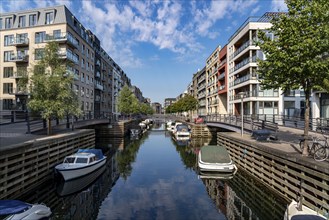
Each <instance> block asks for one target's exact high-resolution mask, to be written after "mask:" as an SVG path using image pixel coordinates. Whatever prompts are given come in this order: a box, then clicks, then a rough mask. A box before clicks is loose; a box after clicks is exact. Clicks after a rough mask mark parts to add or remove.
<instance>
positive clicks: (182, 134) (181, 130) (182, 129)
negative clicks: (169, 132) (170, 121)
mask: <svg viewBox="0 0 329 220" xmlns="http://www.w3.org/2000/svg"><path fill="white" fill-rule="evenodd" d="M189 130H190V129H189V127H188V126H187V125H185V124H177V125H176V126H175V129H174V132H173V135H174V137H175V139H176V140H190V138H191V133H190V131H189Z"/></svg>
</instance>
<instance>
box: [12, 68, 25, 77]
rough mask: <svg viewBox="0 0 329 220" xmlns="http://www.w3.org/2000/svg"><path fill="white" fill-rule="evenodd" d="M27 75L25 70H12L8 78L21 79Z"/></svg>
mask: <svg viewBox="0 0 329 220" xmlns="http://www.w3.org/2000/svg"><path fill="white" fill-rule="evenodd" d="M25 77H27V71H26V70H20V71H17V72H14V74H13V76H11V77H10V78H12V79H21V78H25Z"/></svg>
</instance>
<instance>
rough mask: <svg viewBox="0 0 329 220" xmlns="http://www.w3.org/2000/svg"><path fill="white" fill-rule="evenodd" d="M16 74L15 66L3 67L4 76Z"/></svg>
mask: <svg viewBox="0 0 329 220" xmlns="http://www.w3.org/2000/svg"><path fill="white" fill-rule="evenodd" d="M13 75H14V67H4V68H3V78H9V77H12V76H13Z"/></svg>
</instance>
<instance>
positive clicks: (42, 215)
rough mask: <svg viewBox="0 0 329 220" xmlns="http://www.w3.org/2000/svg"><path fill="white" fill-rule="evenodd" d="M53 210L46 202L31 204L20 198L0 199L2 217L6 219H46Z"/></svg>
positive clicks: (0, 217)
mask: <svg viewBox="0 0 329 220" xmlns="http://www.w3.org/2000/svg"><path fill="white" fill-rule="evenodd" d="M50 215H51V210H50V208H49V207H47V206H46V205H44V204H29V203H26V202H23V201H19V200H0V219H2V216H4V217H5V219H6V220H28V219H33V220H38V219H46V218H48V217H49V216H50Z"/></svg>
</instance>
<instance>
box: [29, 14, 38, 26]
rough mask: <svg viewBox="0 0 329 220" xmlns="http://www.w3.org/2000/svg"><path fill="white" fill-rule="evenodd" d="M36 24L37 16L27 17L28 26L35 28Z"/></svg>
mask: <svg viewBox="0 0 329 220" xmlns="http://www.w3.org/2000/svg"><path fill="white" fill-rule="evenodd" d="M36 24H37V15H30V16H29V25H30V26H35V25H36Z"/></svg>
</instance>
